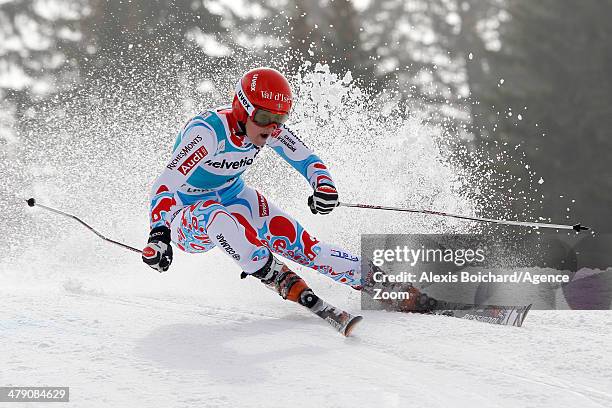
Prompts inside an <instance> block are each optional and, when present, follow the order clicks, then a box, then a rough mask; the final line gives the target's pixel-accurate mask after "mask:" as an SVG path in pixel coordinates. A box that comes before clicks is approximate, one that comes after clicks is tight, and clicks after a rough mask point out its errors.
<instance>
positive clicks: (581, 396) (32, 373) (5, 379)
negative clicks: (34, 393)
mask: <svg viewBox="0 0 612 408" xmlns="http://www.w3.org/2000/svg"><path fill="white" fill-rule="evenodd" d="M349 79H350V78H349ZM234 80H235V79H233V78H232V80H231V81H230V82H231V83H233V81H234ZM347 81H349V80H347V78H346V77H345V78H342V79H339V78H337V77H334V76H333V75H331V74H330V73H329V71H328V70H327V71H325V70H319V71H318V72H316V73H313V74H312V75H310V76H306V77H305V78H303V81H302V83H301V84H300V86H299V94H300V98H301V99H300V102H299V104H298V106H297V108H296V111H295V112H294V118H293V121H294V122H295V127H294V129H296V131H297V132H298V133H299V134H300V136H301V137H302V138H303V139H304V141H305V142H306V143H307V144H308V145H310V146H311V147H312V148H313V149H314V150H315V151H317V152H318V153H320V154H321V156H322V158H323V159H324V160H325V161H326V162H327V163H328V165H329V168H330V170H331V171H332V174H333V175H334V178H335V180H336V182H337V184H338V186H339V191H340V195H341V198H342V200H344V201H347V202H351V201H356V202H366V203H372V204H382V205H387V204H388V205H405V206H411V207H425V208H434V209H439V210H444V211H449V212H454V213H462V214H473V213H476V212H477V209H478V203H477V202H474V201H473V200H472V199H471V198H469V197H474V196H475V195H478V194H484V191H486V188H487V186H486V177H485V178H480V179H482V180H483V184H482V185H480V184H474V182H473V181H472V182H467V181H466V180H468V179H469V177H467V176H466V173H465V172H466V171H467V170H465V171H464V170H463V169H461V168H458V167H457V166H456V165H451V164H450V162H449V161H448V160H446V158H447V157H446V155H445V152H444V151H443V150H442V148H441V147H440V146H438V144H437V143H436V140H438V139H439V138H441V137H442V138H443V137H447V135H446V134H445V133H444V132H443V131H442V130H441V129H439V128H436V127H435V126H431V125H425V124H423V123H422V122H421V121H420V119H418V118H416V117H412V118H409V119H402V118H401V117H400V116H397V115H396V116H394V115H391V114H389V116H388V117H384V115H383V116H381V115H380V114H379V113H378V109H377V108H372V107H371V106H370V105H368V104H366V103H365V102H364V97H363V95H362V96H360V94H359V92H358V90H357V89H355V88H351V87H349V86H348V85H347ZM349 82H350V81H349ZM102 91H104V90H102ZM169 97H170V96H169V95H161V96H160V98H159V101H158V102H159V103H157V104H155V103H154V102H155V101H145V102H148V103H143V101H141V100H137V101H135V102H134V101H132V102H133V103H132V102H130V101H129V100H126V101H124V102H125V103H123V102H122V103H119V104H118V105H117V106H114V105H112V103H113V101H115V100H118V101H120V102H121V101H122V99H121V95H117V97H116V98H111V99H109V98H98V99H96V98H93V101H91V103H90V104H88V103H87V101H82V100H80V99H79V100H75V102H74V106H69V107H68V108H66V109H67V110H66V112H68V113H66V114H65V115H64V116H62V115H46V114H44V112H41V113H40V115H41V116H42V117H43V119H44V120H40V121H38V122H35V121H33V123H39V124H40V129H35V132H34V133H33V135H36V137H32V138H29V139H28V140H29V141H28V142H27V143H25V142H24V144H23V145H21V144H17V145H15V146H14V148H15V149H20V150H18V151H17V153H18V154H17V153H16V154H15V155H14V156H11V157H18V158H19V160H21V161H16V162H15V163H13V165H11V166H9V167H10V168H11V169H13V170H16V169H19V170H20V172H19V173H18V174H17V173H11V174H3V175H2V176H3V181H4V183H3V186H2V187H0V190H2V191H3V196H2V205H5V204H6V205H7V206H8V207H7V209H6V210H5V211H2V212H0V225H2V226H3V233H4V234H3V238H4V239H6V240H7V245H5V249H6V247H8V250H6V251H4V250H3V252H2V254H3V259H2V262H0V310H1V314H0V350H1V351H0V385H2V386H9V385H18V386H28V385H29V386H42V385H55V386H69V387H70V397H71V403H70V406H71V407H86V408H95V407H109V406H113V407H162V406H163V407H166V406H168V407H283V408H284V407H287V406H290V407H312V406H320V407H348V406H350V407H379V408H380V407H407V406H423V407H427V408H434V407H445V408H446V407H475V406H476V407H478V406H483V407H508V408H510V407H512V408H514V407H572V408H574V407H576V406H579V407H607V406H612V393H610V391H609V390H610V389H612V353H611V351H612V350H611V346H610V343H609V339H610V337H611V335H612V315H611V314H610V313H609V312H578V311H574V312H541V311H532V312H530V315H529V316H528V318H527V320H526V322H525V324H524V326H523V327H522V328H513V327H496V326H492V325H488V324H483V323H478V322H471V321H462V320H458V319H452V318H447V317H439V316H419V315H402V314H396V313H386V312H379V311H365V312H363V315H364V316H365V319H364V321H363V322H362V323H361V324H360V326H358V327H357V329H356V330H355V331H354V337H351V338H348V339H345V338H343V337H341V336H340V335H338V334H337V333H335V332H334V331H333V330H332V329H331V328H329V327H328V325H327V324H326V323H324V322H322V321H321V320H320V319H318V318H316V317H314V316H312V315H311V314H310V313H309V312H308V311H305V310H302V309H301V308H300V307H299V306H298V305H296V304H292V303H290V302H284V301H282V299H280V297H278V296H277V295H275V294H273V293H271V292H270V291H268V290H267V289H265V288H264V287H262V285H261V284H260V283H259V282H257V281H256V280H254V279H246V280H240V279H239V278H238V276H239V273H240V270H238V269H237V267H236V265H235V264H233V263H232V261H231V260H229V259H228V258H227V257H226V256H225V255H224V254H222V253H220V252H219V251H217V250H214V251H213V252H212V253H208V254H204V255H193V256H188V255H186V254H181V253H178V251H177V254H176V257H175V261H174V263H173V265H172V269H171V270H170V271H169V272H168V273H165V274H161V275H160V274H157V273H156V272H153V271H152V270H150V269H149V268H147V267H146V266H145V265H144V264H142V263H141V262H140V259H139V256H138V255H135V254H133V253H131V252H127V251H124V250H122V249H119V248H116V247H114V246H112V245H109V244H107V243H104V242H102V241H101V240H99V239H98V238H97V237H95V236H94V235H93V234H91V233H90V232H88V231H86V230H85V229H84V228H82V227H81V226H79V225H77V224H76V223H75V222H74V221H73V220H65V219H61V218H59V217H57V216H55V215H53V214H49V213H45V212H43V211H41V210H37V209H29V208H27V207H26V206H25V203H24V202H23V199H24V198H28V197H30V196H35V197H36V198H37V199H38V200H39V202H41V203H43V204H48V205H52V206H57V207H58V208H60V209H63V210H65V211H69V212H74V213H75V214H77V215H79V216H81V217H83V218H84V219H85V220H86V221H87V222H90V223H91V224H92V225H94V226H95V227H96V228H98V229H99V230H100V231H101V232H102V233H104V234H106V235H108V236H109V237H112V238H114V239H118V240H121V241H125V242H127V243H128V244H131V245H136V246H139V245H142V244H143V243H144V242H145V241H146V236H147V231H148V229H147V207H148V203H147V191H148V188H149V186H150V184H151V182H152V180H153V178H154V177H155V176H156V174H157V172H158V171H159V170H160V169H161V168H163V165H164V164H163V163H164V161H165V160H166V159H167V157H168V154H169V149H170V146H171V145H172V140H173V136H172V135H173V134H175V132H176V129H177V127H178V126H179V125H180V123H182V122H183V121H184V120H185V118H186V117H188V115H190V114H193V111H192V110H191V109H186V111H185V112H181V111H180V109H179V107H180V106H181V104H180V103H176V104H170V103H169V102H168V98H169ZM365 99H367V98H365ZM128 102H129V103H128ZM179 102H180V101H179ZM372 103H374V104H375V103H376V101H373V102H372ZM105 104H106V105H105ZM107 104H111V106H107ZM329 112H333V115H329ZM326 115H327V116H326ZM38 135H41V137H42V136H45V135H52V136H53V138H52V140H51V139H50V140H48V141H46V142H45V143H42V144H41V142H40V140H43V141H44V140H46V139H40V140H39V137H38ZM26 139H27V138H26ZM485 164H486V163H485ZM479 165H480V164H479V163H471V167H470V168H471V169H474V168H476V167H477V166H479ZM466 168H467V167H466ZM466 177H467V178H466ZM246 179H247V182H249V183H250V184H251V185H253V186H254V187H255V188H257V189H258V190H259V191H261V192H262V193H264V194H266V195H267V196H268V197H269V198H270V199H272V200H273V201H275V202H276V203H277V204H279V205H281V206H282V207H283V208H285V209H287V210H288V211H289V212H290V213H291V214H292V215H294V216H295V217H296V218H298V219H299V220H301V222H302V223H303V225H304V226H305V227H306V228H308V229H309V231H310V232H311V233H312V234H313V235H314V236H316V237H317V238H319V239H321V240H327V241H330V242H335V243H337V244H338V245H342V246H344V247H345V248H347V249H348V250H350V251H353V252H358V251H359V237H360V234H362V233H426V232H428V233H443V232H445V233H450V232H468V231H472V232H473V231H474V225H471V224H466V223H465V222H463V221H458V220H449V219H445V218H441V217H437V218H436V217H425V216H419V215H412V216H406V215H403V214H401V215H398V214H389V213H382V212H373V211H365V210H353V209H346V208H338V209H336V210H335V211H334V212H333V213H332V214H331V215H329V216H326V217H317V216H314V215H312V214H310V212H309V210H308V209H307V207H306V204H305V203H306V197H307V196H308V194H310V189H309V187H308V186H307V185H306V183H305V182H304V181H303V180H302V179H301V178H300V177H299V175H298V174H296V173H295V172H293V171H292V170H291V169H289V166H288V165H287V164H286V163H282V160H281V159H279V158H278V157H276V156H275V155H274V154H271V153H270V152H263V153H262V154H261V155H260V157H259V159H258V163H257V164H256V165H254V168H253V169H251V170H250V171H249V173H248V174H247V175H246ZM474 179H476V180H479V178H478V177H476V178H472V179H471V180H474ZM4 192H6V195H5V194H4ZM470 192H471V195H470V194H468V193H470ZM487 199H488V198H487ZM506 201H507V200H506ZM495 204H497V203H495ZM499 204H500V214H502V213H503V212H504V211H505V207H504V203H503V202H502V203H499ZM3 208H5V207H3ZM299 271H300V273H301V275H302V276H303V277H304V278H305V279H306V280H307V281H308V282H309V284H310V285H311V287H312V288H313V289H314V290H315V291H316V293H318V294H319V295H320V296H321V297H323V298H324V299H326V300H327V301H329V302H331V303H333V304H335V305H337V306H339V307H343V308H347V309H349V310H351V311H358V309H359V297H358V294H357V293H356V292H354V291H352V290H351V289H349V288H346V287H342V286H340V285H337V284H334V283H333V282H331V281H330V280H328V279H326V278H324V277H322V276H318V275H317V274H316V273H315V272H313V271H310V270H304V269H300V270H299ZM27 405H28V404H12V405H10V406H11V407H12V406H27ZM30 405H31V406H33V407H40V406H44V405H45V404H30ZM52 406H60V404H55V405H52Z"/></svg>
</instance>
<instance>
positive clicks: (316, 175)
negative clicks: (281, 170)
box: [268, 125, 338, 214]
mask: <svg viewBox="0 0 612 408" xmlns="http://www.w3.org/2000/svg"><path fill="white" fill-rule="evenodd" d="M268 145H269V146H270V147H272V149H274V151H275V152H276V153H278V155H279V156H281V157H282V158H283V159H285V161H286V162H287V163H289V164H290V165H291V166H293V168H294V169H296V170H297V171H298V172H300V173H301V174H302V175H303V176H304V177H305V178H306V180H308V183H309V184H310V186H311V187H312V189H313V195H312V197H310V198H309V200H308V206H309V207H310V209H311V210H312V212H313V213H315V214H317V213H320V214H329V213H330V212H331V211H332V210H333V209H334V208H336V205H337V204H338V191H337V190H336V186H335V184H334V181H333V180H332V177H331V174H330V173H329V171H328V170H327V166H325V164H324V163H323V161H322V160H321V159H320V158H319V156H317V155H316V154H314V153H313V152H312V150H310V149H309V148H308V147H306V145H305V144H304V143H303V142H302V141H301V140H300V139H299V138H298V137H297V136H296V135H295V134H294V133H293V132H292V131H291V130H290V129H289V128H288V127H286V126H285V125H281V126H280V127H279V128H278V129H277V130H276V131H275V132H274V133H273V134H272V139H271V140H270V142H268Z"/></svg>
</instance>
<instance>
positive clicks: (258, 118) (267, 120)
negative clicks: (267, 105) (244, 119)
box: [251, 108, 289, 127]
mask: <svg viewBox="0 0 612 408" xmlns="http://www.w3.org/2000/svg"><path fill="white" fill-rule="evenodd" d="M251 119H253V122H255V124H256V125H257V126H262V127H264V126H270V125H271V124H276V125H282V124H283V123H285V122H286V121H287V119H289V114H286V113H273V112H270V111H267V110H265V109H261V108H255V112H253V116H251Z"/></svg>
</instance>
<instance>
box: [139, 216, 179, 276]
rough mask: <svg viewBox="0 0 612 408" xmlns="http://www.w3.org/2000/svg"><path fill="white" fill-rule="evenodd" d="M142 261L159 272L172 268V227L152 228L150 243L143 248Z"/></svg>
mask: <svg viewBox="0 0 612 408" xmlns="http://www.w3.org/2000/svg"><path fill="white" fill-rule="evenodd" d="M142 261H143V262H144V263H146V264H147V265H149V266H150V267H151V268H153V269H155V270H157V271H159V272H165V271H167V270H168V268H170V264H171V263H172V247H171V246H170V228H168V227H165V226H162V227H156V228H153V229H152V230H151V232H150V233H149V241H148V244H147V246H146V247H145V248H144V249H143V250H142Z"/></svg>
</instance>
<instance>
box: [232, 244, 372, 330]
mask: <svg viewBox="0 0 612 408" xmlns="http://www.w3.org/2000/svg"><path fill="white" fill-rule="evenodd" d="M247 276H249V275H248V274H246V273H245V272H243V273H242V274H241V278H243V279H244V278H246V277H247ZM250 276H253V277H255V278H258V279H259V280H260V281H261V282H262V283H263V284H264V285H266V286H267V287H268V288H269V289H271V290H273V291H275V292H276V293H278V294H279V295H280V296H281V297H282V298H283V299H286V300H290V301H292V302H296V303H299V304H300V305H302V306H304V307H305V308H307V309H308V310H310V311H311V312H312V313H314V314H315V315H317V316H319V317H320V318H322V319H323V320H325V321H326V322H327V323H329V324H330V325H331V326H332V327H334V328H335V329H336V330H337V331H338V332H340V333H341V334H342V335H344V336H347V337H348V336H349V335H350V334H351V331H352V330H353V328H354V327H355V325H356V324H357V323H358V322H359V321H361V320H362V317H361V316H353V315H351V314H350V313H348V312H346V311H344V310H342V309H338V308H337V307H335V306H333V305H331V304H329V303H327V302H326V301H324V300H323V299H321V298H320V297H318V296H317V295H315V294H314V292H313V291H312V289H310V288H309V287H308V285H307V284H306V282H304V280H303V279H302V278H301V277H300V276H299V275H298V274H297V273H295V272H293V271H292V270H291V269H289V268H288V267H287V265H285V264H284V263H282V262H280V261H279V260H277V259H276V258H274V256H272V254H270V258H269V259H268V261H267V262H266V264H265V265H264V266H263V267H262V268H261V269H260V270H258V271H257V272H254V273H252V274H251V275H250Z"/></svg>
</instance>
